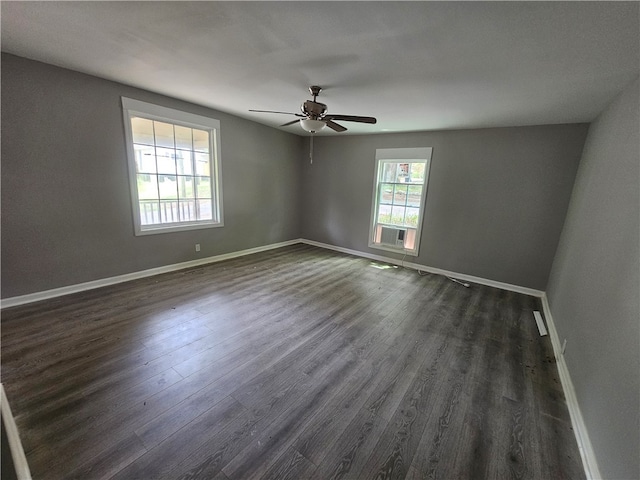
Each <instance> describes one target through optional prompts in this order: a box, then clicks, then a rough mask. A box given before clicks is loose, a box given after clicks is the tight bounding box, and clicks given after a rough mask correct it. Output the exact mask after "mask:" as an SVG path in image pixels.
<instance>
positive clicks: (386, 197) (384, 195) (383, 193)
mask: <svg viewBox="0 0 640 480" xmlns="http://www.w3.org/2000/svg"><path fill="white" fill-rule="evenodd" d="M391 202H393V184H391V183H382V184H381V185H380V203H387V204H390V203H391Z"/></svg>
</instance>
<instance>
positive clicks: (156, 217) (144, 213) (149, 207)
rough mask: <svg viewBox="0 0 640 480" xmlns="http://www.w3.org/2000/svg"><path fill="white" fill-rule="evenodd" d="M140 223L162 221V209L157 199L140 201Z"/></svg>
mask: <svg viewBox="0 0 640 480" xmlns="http://www.w3.org/2000/svg"><path fill="white" fill-rule="evenodd" d="M140 223H141V224H142V225H154V224H156V223H160V210H159V203H158V201H157V200H155V201H149V200H144V201H141V202H140Z"/></svg>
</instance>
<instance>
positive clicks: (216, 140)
mask: <svg viewBox="0 0 640 480" xmlns="http://www.w3.org/2000/svg"><path fill="white" fill-rule="evenodd" d="M122 113H123V116H124V127H125V139H126V143H127V160H128V164H129V184H130V189H131V204H132V210H133V221H134V227H135V234H136V235H151V234H157V233H168V232H177V231H183V230H196V229H202V228H212V227H222V226H224V219H223V208H222V175H221V166H220V158H221V157H220V121H219V120H216V119H214V118H209V117H204V116H201V115H196V114H193V113H188V112H183V111H181V110H175V109H173V108H167V107H163V106H160V105H155V104H152V103H147V102H142V101H140V100H134V99H132V98H126V97H122ZM132 117H142V118H146V119H149V120H157V121H161V122H166V123H171V124H174V125H180V126H184V127H189V128H196V129H199V130H206V131H208V132H209V143H210V144H209V152H210V172H209V174H210V185H211V190H212V192H211V210H212V219H207V220H195V221H193V220H190V221H182V222H174V223H161V224H153V225H143V224H142V222H141V218H140V199H139V197H138V183H137V169H136V160H135V152H134V146H133V132H132V129H131V118H132ZM194 173H195V172H194Z"/></svg>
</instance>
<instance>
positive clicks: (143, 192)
mask: <svg viewBox="0 0 640 480" xmlns="http://www.w3.org/2000/svg"><path fill="white" fill-rule="evenodd" d="M137 177H138V178H137V181H138V198H139V199H140V200H153V199H156V200H157V198H158V176H157V175H149V174H144V173H139V174H138V175H137Z"/></svg>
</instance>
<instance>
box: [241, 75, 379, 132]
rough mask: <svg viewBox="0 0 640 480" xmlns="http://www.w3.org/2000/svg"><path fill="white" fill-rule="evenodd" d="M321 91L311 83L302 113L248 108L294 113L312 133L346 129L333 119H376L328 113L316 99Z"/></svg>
mask: <svg viewBox="0 0 640 480" xmlns="http://www.w3.org/2000/svg"><path fill="white" fill-rule="evenodd" d="M321 91H322V87H319V86H318V85H312V86H310V87H309V93H311V95H312V96H313V100H307V101H306V102H304V103H303V104H302V105H300V111H301V112H302V113H291V112H276V111H273V110H249V111H250V112H259V113H279V114H284V115H295V116H296V117H301V118H300V122H299V123H300V126H301V127H302V129H303V130H305V131H307V132H309V133H311V134H313V133H316V132H319V131H320V130H322V129H323V128H324V127H329V128H330V129H331V130H333V131H335V132H344V131H346V130H347V129H346V127H343V126H342V125H340V124H339V123H336V122H334V120H340V121H345V122H358V123H370V124H374V123H376V122H377V120H376V119H375V118H374V117H359V116H356V115H328V114H327V106H326V105H325V104H324V103H320V102H318V101H317V98H318V95H320V92H321ZM294 123H298V121H297V120H293V121H291V122H287V123H285V124H283V125H280V126H281V127H286V126H289V125H293V124H294Z"/></svg>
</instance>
